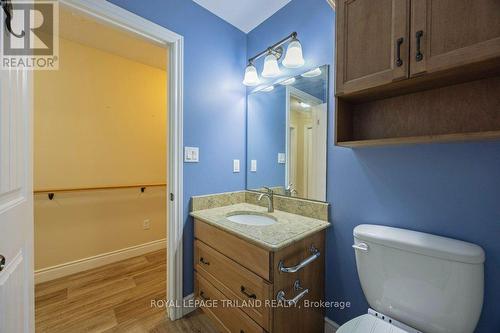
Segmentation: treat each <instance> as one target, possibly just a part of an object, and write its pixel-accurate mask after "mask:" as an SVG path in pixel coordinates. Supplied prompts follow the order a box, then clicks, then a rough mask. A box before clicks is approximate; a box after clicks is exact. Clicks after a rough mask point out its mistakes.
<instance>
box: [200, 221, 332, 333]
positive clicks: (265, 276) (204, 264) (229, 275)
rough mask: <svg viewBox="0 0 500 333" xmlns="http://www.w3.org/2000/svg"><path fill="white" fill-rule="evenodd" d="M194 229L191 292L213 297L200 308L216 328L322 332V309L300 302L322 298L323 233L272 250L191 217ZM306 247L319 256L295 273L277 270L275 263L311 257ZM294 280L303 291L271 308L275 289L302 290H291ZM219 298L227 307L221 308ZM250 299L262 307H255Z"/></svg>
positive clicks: (247, 332)
mask: <svg viewBox="0 0 500 333" xmlns="http://www.w3.org/2000/svg"><path fill="white" fill-rule="evenodd" d="M194 230H195V231H194V233H195V249H194V252H195V253H194V268H195V296H196V298H197V299H199V300H205V301H214V300H215V301H217V303H218V306H217V307H211V306H208V305H209V302H207V304H206V306H203V305H202V309H203V311H204V312H205V313H206V314H207V315H208V316H209V317H210V318H211V319H212V321H213V323H214V324H215V325H216V326H217V327H218V329H219V330H220V331H221V332H227V333H235V332H236V333H241V332H244V333H254V332H260V333H266V332H268V333H271V332H273V333H314V332H318V333H320V332H323V331H324V309H323V308H321V307H313V306H309V307H305V306H304V301H305V300H308V301H310V302H319V301H320V300H323V299H324V287H325V281H324V269H325V262H324V249H325V232H324V231H319V232H317V233H315V234H313V235H311V236H309V237H306V238H305V239H303V240H300V241H297V242H295V243H293V244H291V245H289V246H287V247H285V248H283V249H281V250H278V251H276V252H273V251H269V250H266V249H263V248H260V247H258V246H256V245H254V244H251V243H249V242H247V241H245V240H243V239H241V238H238V237H236V236H235V235H232V234H230V233H227V232H225V231H223V230H220V229H217V228H215V227H213V226H211V225H209V224H207V223H205V222H202V221H199V220H195V229H194ZM311 246H314V247H315V248H316V249H317V250H319V251H320V254H321V255H320V257H319V258H317V259H316V260H315V261H313V262H312V263H310V264H309V265H307V266H306V267H304V268H302V269H301V270H299V271H298V272H295V273H284V272H281V271H280V270H279V268H278V264H279V262H280V261H283V263H284V265H285V267H287V266H294V265H296V264H298V263H299V262H301V261H303V260H304V259H305V258H308V257H309V256H311V252H310V249H311ZM296 281H300V285H301V287H303V288H308V289H309V293H308V294H306V295H305V296H304V298H302V299H301V300H300V301H299V302H298V304H297V306H296V307H294V306H291V307H273V306H271V305H272V303H273V302H274V301H275V300H276V297H277V294H278V293H279V292H280V291H283V292H284V293H285V295H286V298H287V299H291V298H293V297H295V296H297V295H298V294H300V293H301V292H302V290H295V289H294V285H295V282H296ZM223 300H226V302H227V301H229V302H232V305H233V306H224V303H223ZM252 301H253V302H254V303H252ZM256 301H257V302H260V304H261V305H262V306H259V307H257V306H256V305H257V303H256ZM245 302H246V303H245ZM236 304H239V305H240V306H241V307H236V306H234V305H236ZM211 305H213V304H211Z"/></svg>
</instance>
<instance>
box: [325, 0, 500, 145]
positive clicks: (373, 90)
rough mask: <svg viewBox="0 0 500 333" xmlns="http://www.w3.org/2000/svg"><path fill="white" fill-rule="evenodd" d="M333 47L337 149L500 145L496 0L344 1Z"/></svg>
mask: <svg viewBox="0 0 500 333" xmlns="http://www.w3.org/2000/svg"><path fill="white" fill-rule="evenodd" d="M399 38H403V39H399ZM336 39H337V41H336V45H337V65H336V66H337V78H336V87H337V91H336V100H335V103H336V108H335V110H336V115H335V145H338V146H343V147H349V148H361V147H370V146H384V145H401V144H416V143H433V142H451V141H471V140H498V139H500V111H499V108H498V105H499V104H498V103H499V97H498V96H499V94H498V91H499V89H500V80H499V79H500V1H499V0H340V1H339V2H338V10H337V36H336ZM398 39H399V40H400V41H402V44H401V48H399V47H398V43H397V41H398Z"/></svg>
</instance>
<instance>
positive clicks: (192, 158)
mask: <svg viewBox="0 0 500 333" xmlns="http://www.w3.org/2000/svg"><path fill="white" fill-rule="evenodd" d="M199 161H200V148H198V147H184V162H186V163H198V162H199Z"/></svg>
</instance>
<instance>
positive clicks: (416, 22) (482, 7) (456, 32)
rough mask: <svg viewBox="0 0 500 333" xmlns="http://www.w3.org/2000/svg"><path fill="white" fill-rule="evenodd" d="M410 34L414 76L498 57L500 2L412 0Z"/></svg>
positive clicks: (499, 46)
mask: <svg viewBox="0 0 500 333" xmlns="http://www.w3.org/2000/svg"><path fill="white" fill-rule="evenodd" d="M410 33H411V44H410V45H411V52H410V61H411V65H410V68H411V76H416V75H420V74H422V73H429V74H430V73H435V72H439V71H444V70H450V69H453V68H459V67H462V66H465V65H470V64H474V63H480V62H483V61H488V60H491V59H495V58H498V57H500V1H498V0H411V29H410ZM418 45H420V49H419V48H418ZM417 55H420V56H419V57H418V58H417ZM497 61H498V60H497Z"/></svg>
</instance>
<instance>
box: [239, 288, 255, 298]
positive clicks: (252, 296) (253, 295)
mask: <svg viewBox="0 0 500 333" xmlns="http://www.w3.org/2000/svg"><path fill="white" fill-rule="evenodd" d="M241 293H242V294H243V295H245V296H246V297H248V298H253V299H257V295H255V294H249V293H248V292H247V291H246V289H245V287H244V286H241Z"/></svg>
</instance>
